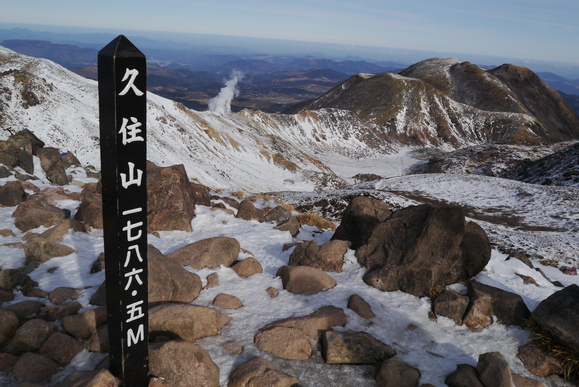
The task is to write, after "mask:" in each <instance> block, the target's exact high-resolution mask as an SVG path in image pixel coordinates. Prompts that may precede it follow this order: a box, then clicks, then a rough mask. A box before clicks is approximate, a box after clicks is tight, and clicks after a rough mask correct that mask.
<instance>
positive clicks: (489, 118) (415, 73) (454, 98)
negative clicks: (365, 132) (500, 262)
mask: <svg viewBox="0 0 579 387" xmlns="http://www.w3.org/2000/svg"><path fill="white" fill-rule="evenodd" d="M533 90H535V91H533ZM322 108H338V109H346V110H350V111H352V112H354V113H355V114H356V115H357V116H358V117H359V118H360V119H362V120H367V121H370V122H372V123H374V124H377V125H382V126H384V127H386V128H387V130H388V131H389V134H391V135H392V136H393V137H395V138H397V139H399V140H401V141H403V142H405V141H409V140H412V139H413V138H415V139H416V145H420V144H426V143H428V142H433V141H435V138H436V137H439V138H442V139H444V140H445V141H446V142H448V143H450V144H452V145H454V146H459V144H461V142H462V143H464V141H462V140H463V139H468V140H469V141H482V142H498V143H504V144H518V145H522V144H525V145H540V144H548V143H552V142H558V141H569V140H573V139H577V138H579V117H578V116H577V114H576V113H575V112H574V111H573V110H572V109H571V108H570V107H569V105H568V104H567V103H566V102H565V100H564V99H563V98H562V97H561V96H560V95H559V94H558V93H557V92H555V91H554V90H553V89H551V88H550V87H549V86H547V85H546V84H545V83H544V82H542V81H541V80H540V78H539V77H538V76H537V75H536V74H534V73H533V72H532V71H531V70H529V69H526V68H523V67H520V66H514V65H502V66H499V67H497V68H495V69H492V70H488V71H485V70H483V69H481V68H480V67H478V66H475V65H473V64H471V63H469V62H461V61H459V60H458V59H454V58H433V59H428V60H425V61H422V62H419V63H417V64H414V65H412V66H410V67H409V68H407V69H405V70H403V71H401V72H400V73H399V74H389V73H381V74H376V75H372V76H371V75H367V74H366V75H364V74H358V75H355V76H353V77H352V78H350V79H349V80H346V81H344V82H342V83H341V84H339V85H337V86H335V87H334V88H332V89H331V90H330V91H328V92H327V93H325V94H324V95H322V96H321V97H319V98H317V99H315V100H314V101H311V102H309V103H305V104H300V105H299V106H297V107H294V108H290V109H288V110H286V111H285V112H286V113H297V112H301V111H304V110H316V109H322ZM404 136H406V137H408V136H409V138H404Z"/></svg>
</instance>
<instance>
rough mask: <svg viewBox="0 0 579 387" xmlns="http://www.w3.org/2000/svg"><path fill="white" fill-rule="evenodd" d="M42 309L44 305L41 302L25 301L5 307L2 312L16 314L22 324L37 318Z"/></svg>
mask: <svg viewBox="0 0 579 387" xmlns="http://www.w3.org/2000/svg"><path fill="white" fill-rule="evenodd" d="M43 307H44V304H42V303H41V302H38V301H34V300H26V301H20V302H17V303H15V304H12V305H10V306H7V307H6V308H4V310H8V311H11V312H14V313H16V315H17V316H18V319H19V320H20V322H24V321H25V320H27V319H30V318H32V317H35V316H37V315H38V313H39V312H40V310H41V309H42V308H43Z"/></svg>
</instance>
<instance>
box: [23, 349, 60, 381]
mask: <svg viewBox="0 0 579 387" xmlns="http://www.w3.org/2000/svg"><path fill="white" fill-rule="evenodd" d="M58 367H59V364H58V363H57V362H55V361H54V360H52V359H49V358H47V357H44V356H43V355H39V354H36V353H32V352H27V353H25V354H24V355H22V356H20V358H19V359H18V361H17V362H16V365H14V368H13V369H12V373H13V374H14V375H15V376H17V377H19V378H22V380H24V381H25V382H33V383H40V382H42V381H43V380H45V379H48V378H49V377H51V376H52V375H54V374H55V373H56V371H57V370H58Z"/></svg>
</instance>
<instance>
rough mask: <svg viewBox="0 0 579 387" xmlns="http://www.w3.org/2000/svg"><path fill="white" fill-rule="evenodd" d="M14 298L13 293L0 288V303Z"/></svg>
mask: <svg viewBox="0 0 579 387" xmlns="http://www.w3.org/2000/svg"><path fill="white" fill-rule="evenodd" d="M13 299H14V293H12V292H9V291H7V290H4V289H0V305H2V304H3V303H5V302H7V301H12V300H13Z"/></svg>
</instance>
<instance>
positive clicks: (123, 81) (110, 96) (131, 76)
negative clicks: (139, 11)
mask: <svg viewBox="0 0 579 387" xmlns="http://www.w3.org/2000/svg"><path fill="white" fill-rule="evenodd" d="M98 80H99V82H98V83H99V115H100V142H101V174H102V194H103V220H104V239H105V275H106V292H107V313H108V328H109V344H110V370H111V372H112V373H113V374H114V375H115V376H117V377H118V378H120V379H121V383H122V384H123V385H124V386H126V387H138V386H147V385H148V382H149V377H148V373H149V364H148V356H149V355H148V341H149V340H148V330H149V326H148V325H149V324H148V313H147V304H148V285H147V184H146V120H147V117H146V113H147V111H146V92H145V91H146V86H147V84H146V59H145V56H144V55H143V53H141V52H140V51H139V50H138V49H137V48H136V47H135V46H134V45H133V44H132V43H131V42H130V41H129V40H128V39H127V38H125V37H124V36H122V35H120V36H119V37H117V38H116V39H114V40H113V41H112V42H110V43H109V44H108V45H107V46H106V47H104V48H103V49H102V50H101V51H100V52H99V54H98Z"/></svg>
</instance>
